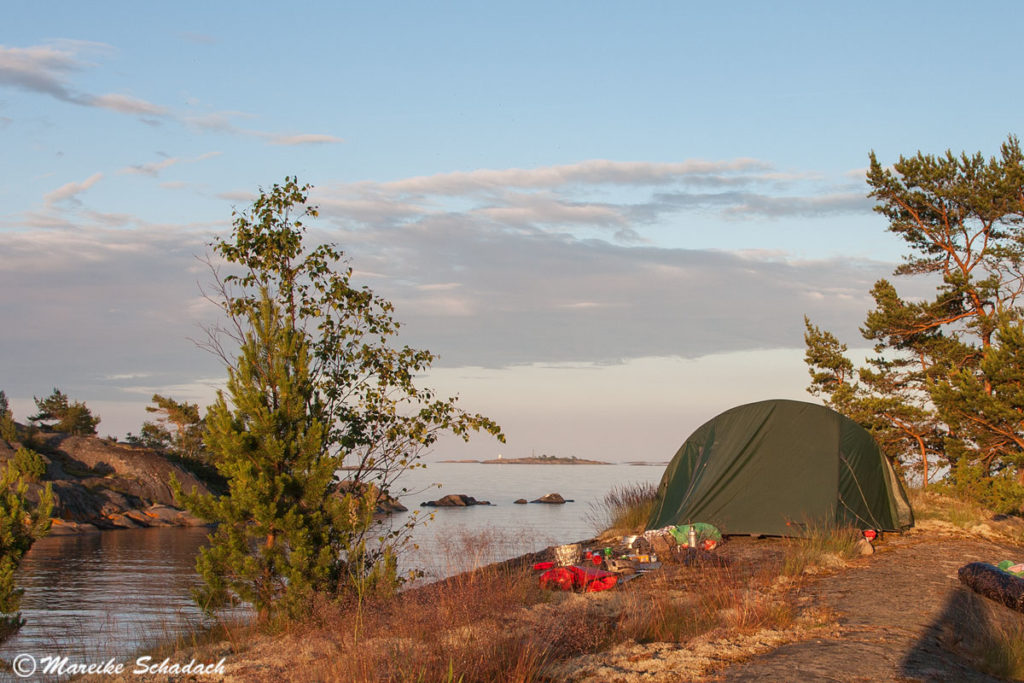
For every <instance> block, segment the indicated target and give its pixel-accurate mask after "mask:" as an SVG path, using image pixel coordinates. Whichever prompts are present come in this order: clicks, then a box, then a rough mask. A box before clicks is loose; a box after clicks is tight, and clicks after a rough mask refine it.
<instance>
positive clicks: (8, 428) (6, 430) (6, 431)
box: [0, 391, 18, 442]
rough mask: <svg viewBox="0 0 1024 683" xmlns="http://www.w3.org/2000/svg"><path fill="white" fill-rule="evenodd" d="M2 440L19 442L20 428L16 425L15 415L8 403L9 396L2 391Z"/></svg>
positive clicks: (0, 395)
mask: <svg viewBox="0 0 1024 683" xmlns="http://www.w3.org/2000/svg"><path fill="white" fill-rule="evenodd" d="M0 439H3V440H5V441H11V442H13V441H17V440H18V426H17V425H16V424H15V423H14V413H12V412H11V407H10V405H9V404H8V403H7V394H5V393H4V392H2V391H0Z"/></svg>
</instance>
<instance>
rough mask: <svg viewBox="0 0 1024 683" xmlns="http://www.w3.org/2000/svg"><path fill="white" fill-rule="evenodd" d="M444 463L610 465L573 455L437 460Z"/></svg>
mask: <svg viewBox="0 0 1024 683" xmlns="http://www.w3.org/2000/svg"><path fill="white" fill-rule="evenodd" d="M438 462H445V463H476V464H480V465H611V464H612V463H610V462H604V461H603V460H587V459H585V458H577V457H576V456H575V455H573V456H570V457H568V458H563V457H561V456H557V455H533V456H530V457H528V458H492V459H491V460H439V461H438Z"/></svg>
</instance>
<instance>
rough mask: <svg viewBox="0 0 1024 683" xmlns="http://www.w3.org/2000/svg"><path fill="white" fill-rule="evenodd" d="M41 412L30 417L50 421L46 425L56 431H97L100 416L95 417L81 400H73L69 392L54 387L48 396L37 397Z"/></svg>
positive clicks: (40, 420) (35, 420) (82, 432)
mask: <svg viewBox="0 0 1024 683" xmlns="http://www.w3.org/2000/svg"><path fill="white" fill-rule="evenodd" d="M35 402H36V409H37V410H39V413H37V414H36V415H33V416H32V417H30V418H29V420H31V421H32V422H39V423H44V422H49V423H52V424H49V425H46V426H48V427H49V428H50V429H52V430H54V431H56V432H64V433H66V434H77V435H80V436H89V435H92V434H95V433H96V425H98V424H99V423H100V418H99V417H98V416H97V417H93V414H92V412H91V411H90V410H89V408H88V407H87V406H86V405H85V404H84V403H82V402H80V401H74V402H71V401H70V400H69V399H68V397H67V394H65V393H64V392H62V391H61V390H60V389H57V388H54V390H53V393H51V394H50V395H49V396H47V397H46V398H37V399H35Z"/></svg>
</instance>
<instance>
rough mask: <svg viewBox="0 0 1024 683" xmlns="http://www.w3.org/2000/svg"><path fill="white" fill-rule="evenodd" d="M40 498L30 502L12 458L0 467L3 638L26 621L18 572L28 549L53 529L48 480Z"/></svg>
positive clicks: (0, 627) (0, 635) (0, 636)
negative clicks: (22, 608) (16, 580)
mask: <svg viewBox="0 0 1024 683" xmlns="http://www.w3.org/2000/svg"><path fill="white" fill-rule="evenodd" d="M22 450H25V449H22ZM38 498H39V502H38V504H36V505H33V504H31V503H30V502H29V485H28V483H27V481H26V477H25V476H23V475H22V474H21V473H19V472H18V470H17V468H16V467H15V465H14V463H13V461H12V462H9V463H8V464H7V465H5V466H4V467H3V469H2V470H0V641H3V640H4V639H6V638H7V637H9V636H10V635H11V634H13V633H14V632H15V631H17V630H18V629H19V628H21V626H22V624H24V623H25V621H24V619H22V618H21V613H20V612H19V611H18V610H19V609H20V607H21V596H22V593H23V592H24V591H23V590H21V589H20V588H18V587H17V584H16V582H15V573H16V571H17V569H18V566H19V565H20V564H21V558H22V557H23V556H24V555H25V553H26V552H28V549H29V548H30V547H32V544H33V543H34V542H35V541H36V539H38V538H41V537H42V536H44V535H45V534H46V532H47V531H49V529H50V513H51V512H52V510H53V491H52V489H51V488H50V485H49V484H47V485H46V486H45V487H42V488H41V489H40V490H39V493H38Z"/></svg>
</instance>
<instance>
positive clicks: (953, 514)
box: [907, 488, 992, 529]
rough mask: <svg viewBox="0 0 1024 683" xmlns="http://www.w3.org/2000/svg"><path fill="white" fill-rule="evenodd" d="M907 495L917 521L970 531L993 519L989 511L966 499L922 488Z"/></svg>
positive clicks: (911, 490)
mask: <svg viewBox="0 0 1024 683" xmlns="http://www.w3.org/2000/svg"><path fill="white" fill-rule="evenodd" d="M907 493H908V495H909V497H910V505H911V507H912V508H913V509H914V519H915V520H916V521H924V520H929V519H932V520H938V521H941V522H947V523H949V524H952V525H953V526H955V527H958V528H960V529H970V528H971V527H974V526H977V525H978V524H982V523H984V522H987V521H988V520H990V519H991V518H992V513H991V512H990V511H989V510H986V509H985V508H984V507H982V506H981V505H979V504H978V503H975V502H973V501H970V500H967V499H964V498H958V497H955V496H950V495H946V494H943V493H938V492H936V491H931V490H929V489H920V488H919V489H910V490H909V491H908V492H907Z"/></svg>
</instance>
